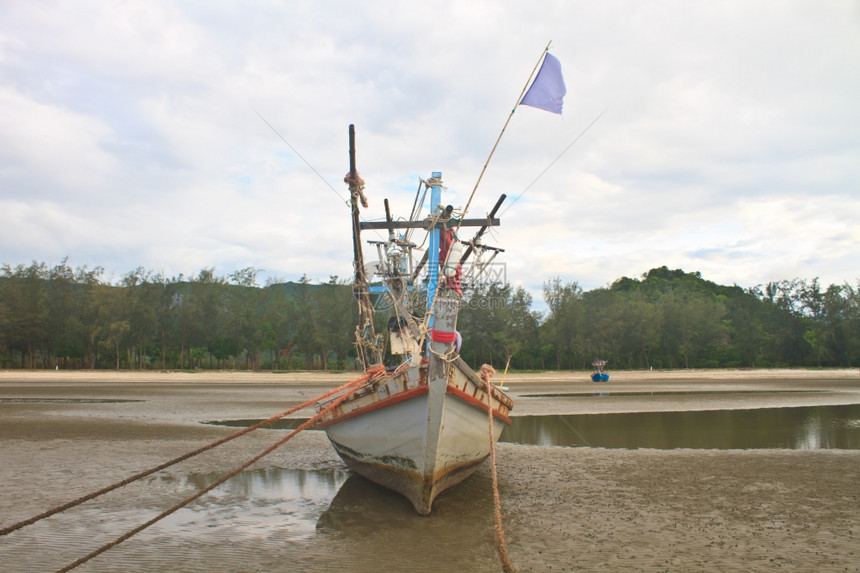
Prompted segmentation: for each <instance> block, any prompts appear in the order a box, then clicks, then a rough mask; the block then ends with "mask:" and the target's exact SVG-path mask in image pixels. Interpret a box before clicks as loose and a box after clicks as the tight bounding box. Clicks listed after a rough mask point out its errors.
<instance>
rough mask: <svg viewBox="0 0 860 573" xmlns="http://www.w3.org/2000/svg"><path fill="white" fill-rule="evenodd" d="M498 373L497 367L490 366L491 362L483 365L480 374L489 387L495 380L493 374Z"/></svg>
mask: <svg viewBox="0 0 860 573" xmlns="http://www.w3.org/2000/svg"><path fill="white" fill-rule="evenodd" d="M495 373H496V369H495V368H493V367H492V366H490V365H489V364H484V365H482V366H481V371H480V372H479V373H478V376H480V377H481V380H483V381H484V384H485V385H486V387H487V388H489V387H490V385H491V384H492V382H493V375H494V374H495Z"/></svg>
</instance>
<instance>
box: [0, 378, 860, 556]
mask: <svg viewBox="0 0 860 573" xmlns="http://www.w3.org/2000/svg"><path fill="white" fill-rule="evenodd" d="M352 376H353V375H352V374H350V373H344V374H338V375H326V374H318V373H313V374H310V373H308V374H271V373H269V374H264V373H206V374H187V373H114V372H71V373H66V372H59V373H58V372H53V371H51V372H38V373H20V372H9V371H3V372H0V484H2V486H0V491H2V495H0V525H3V526H5V525H9V524H11V523H15V522H17V521H19V520H21V519H25V518H28V517H30V516H32V515H35V514H37V513H39V512H41V511H44V510H45V509H48V508H50V507H53V506H55V505H57V504H59V503H63V502H66V501H69V500H71V499H74V498H76V497H78V496H81V495H84V494H86V493H89V492H90V491H93V490H95V489H98V488H100V487H103V486H105V485H107V484H110V483H113V482H115V481H118V480H120V479H124V478H126V477H128V476H129V475H131V474H133V473H136V472H138V471H140V470H142V469H146V468H149V467H152V466H155V465H157V464H159V463H161V462H163V461H165V460H167V459H169V458H171V457H174V456H177V455H180V454H183V453H185V452H188V451H191V450H193V449H196V448H198V447H200V446H201V445H204V444H206V443H208V442H210V441H213V440H215V439H218V438H220V437H222V436H225V435H227V434H230V433H231V432H232V431H233V430H232V429H228V428H223V427H219V426H211V425H205V424H201V422H204V421H209V420H219V419H237V418H265V417H268V416H270V415H272V414H275V413H277V412H280V411H283V410H285V409H286V408H288V407H289V406H291V405H293V404H297V403H300V402H301V401H303V400H305V399H307V398H310V397H312V396H315V395H317V394H320V393H321V392H323V391H324V390H326V389H328V388H331V387H333V386H335V385H336V384H338V383H342V382H345V381H347V380H349V379H351V378H352ZM497 380H498V379H497ZM505 384H506V385H507V386H509V387H510V390H511V392H512V393H513V394H514V396H515V399H516V404H515V409H514V412H513V414H514V415H517V414H519V415H526V414H537V413H559V414H561V413H580V412H604V411H606V412H608V411H625V412H626V411H646V410H651V411H654V410H657V411H659V410H667V409H671V410H683V409H690V410H704V409H726V408H756V407H774V406H793V405H824V404H856V403H860V372H858V371H857V370H853V371H848V370H839V371H815V372H810V371H676V372H650V371H649V372H613V373H612V379H611V381H610V382H609V383H608V384H592V383H590V382H588V381H587V373H575V374H568V373H545V374H539V375H510V376H509V377H508V378H507V379H506V380H505ZM702 391H704V392H705V393H693V392H702ZM595 392H603V393H606V392H609V393H610V394H623V393H636V395H628V396H623V395H621V396H616V397H613V399H612V400H593V399H590V397H591V395H592V394H593V393H595ZM305 414H307V412H305ZM298 415H302V413H299V414H298ZM282 435H284V431H277V430H261V431H257V432H254V433H252V434H250V435H248V436H244V437H242V438H240V439H238V440H236V441H234V442H231V443H229V444H226V445H224V446H222V447H220V448H218V449H216V450H213V451H211V452H207V453H205V454H202V455H200V456H198V457H195V458H192V459H190V460H187V461H185V462H182V463H181V464H179V465H177V466H174V467H172V468H170V469H168V470H165V471H163V472H160V473H159V474H155V475H154V476H150V477H149V478H146V479H144V480H142V481H141V482H139V483H136V484H132V485H130V486H128V487H126V488H123V489H120V490H117V491H115V492H112V493H110V494H107V495H105V496H103V497H101V498H98V499H96V500H93V501H91V502H88V503H86V504H84V505H82V506H80V507H78V508H74V509H70V510H68V511H67V512H65V513H63V514H60V515H57V516H54V517H51V518H49V519H47V520H44V521H43V522H40V523H38V524H36V525H32V526H29V527H26V528H24V529H22V530H20V531H17V532H14V533H12V534H10V535H8V536H5V537H2V538H0V563H2V564H3V565H2V569H3V570H4V571H43V570H48V571H50V570H56V569H59V568H61V567H63V566H65V565H67V564H69V563H71V562H72V561H74V560H75V559H77V558H79V557H81V556H83V555H85V554H86V553H88V552H89V551H92V550H94V549H96V548H97V547H99V546H101V545H103V544H104V543H107V542H108V541H110V540H112V539H113V538H115V537H117V536H118V535H121V534H122V533H125V532H126V531H128V530H130V529H132V528H134V527H135V526H137V525H139V524H141V523H143V522H145V521H147V520H149V519H150V518H152V517H153V516H155V515H157V514H158V513H159V512H160V511H163V510H164V509H166V508H167V507H169V506H171V505H173V504H174V503H176V502H177V501H179V500H181V499H183V498H184V497H186V496H188V495H191V494H192V493H194V492H195V491H196V490H197V488H198V487H199V482H200V480H201V479H203V477H205V476H213V475H221V474H223V473H225V472H226V471H228V470H230V469H232V468H233V467H235V466H237V465H239V464H240V463H242V462H243V461H245V460H246V459H248V458H250V457H251V456H253V455H254V454H256V453H258V452H260V451H262V450H263V449H264V448H265V447H267V446H268V445H270V444H271V443H273V442H274V441H276V440H277V439H278V438H279V437H280V436H282ZM497 454H498V463H499V481H500V493H501V499H502V508H503V513H504V515H505V532H506V536H507V541H508V550H509V553H510V557H511V561H512V562H513V564H514V567H515V568H516V570H518V571H593V570H604V571H606V570H608V571H714V570H722V571H726V570H743V571H771V570H774V569H777V568H780V569H783V570H792V571H811V570H816V571H860V517H858V516H860V499H858V496H860V451H845V450H814V451H810V450H797V451H792V450H670V451H662V450H646V449H642V450H614V449H594V448H561V447H538V446H522V445H514V444H504V443H502V444H499V446H498V452H497ZM255 468H257V471H258V472H263V473H262V474H260V475H268V474H265V472H266V471H269V470H272V469H274V468H282V469H285V470H305V471H309V472H313V474H314V475H321V476H323V477H326V476H329V477H330V476H343V475H345V474H344V469H345V466H344V465H343V464H342V462H341V461H340V459H339V458H337V456H336V455H335V454H334V452H333V450H332V449H331V446H330V445H329V444H328V442H327V440H326V439H325V435H324V434H323V433H321V432H305V433H303V434H301V435H300V436H298V437H297V438H296V439H295V440H293V441H291V442H289V443H288V444H287V445H286V446H284V447H283V448H281V449H279V450H277V451H276V452H274V453H273V454H271V455H270V456H268V457H266V458H264V459H263V460H261V461H260V462H258V463H257V464H256V465H255ZM303 475H304V474H303ZM189 476H190V477H189ZM201 476H203V477H201ZM207 479H209V478H207ZM335 481H337V484H336V485H333V486H332V489H331V491H330V493H323V494H313V493H312V494H309V495H307V496H305V497H303V498H302V499H300V500H298V501H296V500H292V502H291V503H290V504H284V503H281V500H278V499H275V498H273V497H267V496H259V495H255V494H248V493H247V492H245V493H243V492H242V491H227V492H221V493H218V494H217V495H211V496H205V497H203V498H201V499H200V500H198V501H197V502H195V503H194V504H192V506H189V508H186V509H183V510H180V512H177V513H176V514H174V515H173V516H171V517H170V518H168V519H167V520H165V521H164V522H162V523H159V524H156V525H154V526H153V527H151V528H149V529H147V530H146V531H144V532H142V533H140V534H139V535H138V536H135V537H133V538H132V539H130V540H129V541H126V542H124V543H122V544H121V545H119V546H117V547H116V548H114V549H112V550H110V551H108V552H107V553H105V554H103V555H100V556H98V557H96V558H95V559H93V560H92V561H90V562H89V563H87V564H85V565H83V566H82V567H80V569H79V570H80V571H163V570H171V571H294V570H298V571H329V570H333V569H341V570H349V571H378V570H380V569H381V570H389V571H449V570H450V571H462V570H465V571H498V570H500V566H499V561H498V558H497V556H496V553H495V548H494V543H493V532H492V526H493V518H492V493H491V490H490V485H491V480H490V471H489V467H488V466H487V465H486V464H485V465H484V466H482V468H481V469H480V470H479V471H478V472H477V473H476V474H475V475H474V476H473V477H471V478H470V479H469V480H467V481H466V482H464V483H463V484H460V485H459V486H458V487H456V488H454V489H452V490H450V491H449V492H446V493H445V494H444V495H443V496H441V497H440V498H439V499H438V500H437V502H436V504H435V505H434V512H433V514H432V515H431V516H430V517H419V516H417V515H415V514H414V512H413V511H412V510H411V506H409V504H408V502H406V501H405V500H403V499H401V498H400V497H399V496H397V495H396V494H392V493H390V492H388V491H387V490H384V489H382V488H378V487H376V486H374V485H373V484H370V483H368V482H366V481H365V480H363V479H362V478H360V477H357V476H354V477H350V478H348V479H346V481H345V482H344V481H343V480H342V479H340V478H339V479H338V480H335ZM213 494H215V492H213ZM308 524H310V525H308Z"/></svg>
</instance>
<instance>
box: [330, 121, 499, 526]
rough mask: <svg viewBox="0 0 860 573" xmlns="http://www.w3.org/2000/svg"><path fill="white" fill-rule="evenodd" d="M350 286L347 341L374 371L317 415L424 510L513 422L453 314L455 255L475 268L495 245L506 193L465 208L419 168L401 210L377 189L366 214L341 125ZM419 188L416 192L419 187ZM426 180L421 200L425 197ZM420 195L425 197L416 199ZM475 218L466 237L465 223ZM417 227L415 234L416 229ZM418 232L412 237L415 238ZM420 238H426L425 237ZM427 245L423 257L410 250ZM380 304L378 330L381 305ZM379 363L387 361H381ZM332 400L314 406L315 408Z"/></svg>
mask: <svg viewBox="0 0 860 573" xmlns="http://www.w3.org/2000/svg"><path fill="white" fill-rule="evenodd" d="M349 140H350V142H349V149H350V171H349V173H348V174H347V176H346V178H345V182H346V183H347V184H348V185H349V188H350V206H351V215H352V235H353V258H354V259H353V264H354V268H355V276H354V283H353V292H354V295H355V298H356V300H357V301H358V326H357V328H356V332H355V337H356V340H355V346H356V349H357V355H358V360H359V361H360V362H361V364H362V367H363V368H364V369H365V372H368V371H369V370H370V369H371V368H373V367H376V371H377V374H375V375H374V376H373V377H372V378H371V379H370V380H368V381H367V382H365V383H364V384H363V385H361V386H360V387H358V388H357V389H356V390H353V391H352V392H351V394H350V395H349V397H348V398H347V399H346V400H345V401H343V402H341V403H340V404H339V405H338V406H337V407H335V408H334V409H332V410H331V411H330V412H328V413H327V414H326V415H325V416H324V417H323V418H322V419H321V420H320V421H319V422H318V427H320V428H322V429H324V430H325V432H326V434H327V436H328V438H329V440H330V441H331V444H332V446H333V447H334V449H335V451H336V452H337V453H338V455H339V456H340V457H341V458H342V459H343V461H344V462H345V463H346V464H347V465H348V466H349V467H350V468H351V469H352V470H353V471H354V472H356V473H358V474H360V475H362V476H364V477H366V478H368V479H370V480H372V481H374V482H376V483H378V484H380V485H382V486H385V487H387V488H390V489H392V490H394V491H397V492H399V493H400V494H402V495H403V496H405V497H406V498H407V499H408V500H409V501H410V502H412V505H413V506H414V507H415V510H416V511H417V512H418V513H419V514H421V515H427V514H429V513H430V511H431V507H432V505H433V501H434V500H435V499H436V497H437V496H438V495H439V494H441V493H442V492H443V491H445V490H446V489H448V488H450V487H452V486H454V485H456V484H457V483H459V482H461V481H462V480H464V479H466V478H467V477H468V476H469V475H471V474H472V473H473V472H474V471H475V470H476V469H477V468H478V466H479V465H480V464H481V463H482V462H483V461H484V460H485V459H486V458H487V457H488V456H489V454H490V449H491V446H492V444H493V443H495V441H496V440H498V438H499V436H500V434H501V432H502V430H503V429H504V427H505V426H506V425H510V423H511V420H510V417H509V415H510V411H511V408H513V400H512V399H511V397H510V396H509V395H508V394H507V393H505V392H504V391H503V390H502V389H501V388H499V387H498V386H496V385H494V383H493V381H492V372H493V370H492V368H490V367H489V366H487V365H484V366H483V367H482V368H481V372H480V373H476V372H475V371H474V370H472V369H471V368H470V367H469V366H468V365H467V364H466V363H465V362H464V361H463V360H462V359H461V358H460V356H459V352H460V348H461V344H464V343H465V344H468V341H465V342H464V341H463V340H462V338H461V336H460V334H459V332H457V318H458V314H459V311H460V308H461V305H462V304H463V302H464V290H465V291H466V292H467V293H468V287H469V285H468V284H466V282H465V277H464V272H463V267H464V265H465V264H466V263H467V261H468V259H469V256H470V255H474V259H473V261H472V262H471V264H470V267H469V268H470V271H469V273H467V276H468V280H472V281H474V280H477V277H478V276H479V275H480V274H481V271H482V269H486V268H487V265H488V264H489V263H490V262H491V261H492V259H493V258H495V256H496V255H497V254H498V253H499V252H501V251H502V249H498V248H494V247H489V246H485V245H483V244H482V243H481V236H482V235H483V233H484V232H485V231H486V230H487V228H489V227H492V226H496V225H499V220H498V219H497V218H495V215H496V212H497V211H498V209H499V207H500V206H501V204H502V202H503V201H504V199H505V196H504V195H502V196H501V197H500V198H499V200H498V202H497V203H496V204H495V206H494V207H493V209H492V211H491V212H490V213H489V215H488V216H487V217H486V218H481V219H466V218H465V217H464V216H463V214H462V213H460V216H459V217H458V216H457V215H458V213H457V212H456V211H455V210H454V209H453V207H451V206H443V204H442V189H443V183H442V174H441V173H439V172H433V173H432V175H431V177H430V178H428V179H427V180H422V181H421V182H420V184H419V187H418V193H416V198H415V204H414V205H413V210H412V213H411V214H410V217H409V218H408V219H398V220H395V219H394V218H393V217H392V215H391V213H390V208H389V204H388V200H387V199H385V201H384V204H385V219H384V220H380V221H363V220H362V219H361V214H360V205H361V206H363V207H365V208H367V200H366V198H365V195H364V183H363V181H362V179H361V177H360V176H359V174H358V172H357V171H356V164H355V130H354V127H353V126H352V125H350V129H349ZM422 190H423V195H422ZM428 192H429V196H430V201H429V208H428V210H429V212H428V213H427V214H426V215H423V214H422V213H424V209H423V205H424V203H425V201H424V199H425V198H426V196H427V194H428ZM419 196H420V197H421V199H419ZM469 227H477V232H476V233H475V235H474V238H473V239H472V240H470V241H468V242H467V243H466V244H465V248H464V243H463V242H461V241H460V240H459V239H458V234H459V233H460V232H463V229H464V228H469ZM362 231H374V232H375V233H376V234H379V235H381V236H385V232H387V238H385V239H384V240H372V241H369V243H370V244H371V245H372V246H374V247H375V248H376V255H377V258H376V260H374V261H372V262H369V263H365V259H364V253H363V243H362V237H361V233H362ZM415 232H419V233H420V234H425V235H426V237H424V240H422V241H420V242H419V243H418V244H416V243H415V242H413V241H412V239H413V234H414V233H415ZM415 240H416V241H417V239H415ZM422 246H423V248H422ZM422 250H423V258H421V259H420V260H416V259H417V254H418V253H419V252H420V251H422ZM380 313H386V314H387V315H388V319H387V326H386V327H381V328H379V330H381V331H382V332H377V327H376V324H377V323H378V324H380V325H381V324H386V322H385V320H384V319H383V320H382V321H379V320H378V319H377V320H375V318H377V315H378V314H380ZM381 364H385V365H386V367H385V369H384V370H383V369H381V368H379V365H381ZM330 404H331V401H329V402H324V403H322V404H320V405H319V406H318V411H323V410H324V409H325V408H326V407H327V406H329V405H330Z"/></svg>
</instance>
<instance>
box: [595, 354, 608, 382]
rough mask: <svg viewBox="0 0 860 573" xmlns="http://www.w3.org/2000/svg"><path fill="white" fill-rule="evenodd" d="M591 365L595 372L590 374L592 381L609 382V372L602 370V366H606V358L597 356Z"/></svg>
mask: <svg viewBox="0 0 860 573" xmlns="http://www.w3.org/2000/svg"><path fill="white" fill-rule="evenodd" d="M591 365H592V366H594V368H595V372H592V374H591V381H592V382H609V374H607V373H606V372H604V371H603V367H604V366H606V360H600V359H599V358H597V359H595V360H594V362H592V364H591Z"/></svg>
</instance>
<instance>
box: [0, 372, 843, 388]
mask: <svg viewBox="0 0 860 573" xmlns="http://www.w3.org/2000/svg"><path fill="white" fill-rule="evenodd" d="M590 373H591V371H589V370H546V371H530V372H511V373H509V374H508V380H509V381H511V382H513V381H516V382H517V383H521V382H526V383H529V382H536V383H546V382H570V383H578V382H583V383H588V384H592V382H591V380H590V379H589V378H588V377H589V375H590ZM608 373H609V375H610V380H609V382H608V383H599V384H597V386H606V387H611V386H612V383H613V382H615V383H618V382H622V383H624V382H647V381H661V380H665V381H676V380H686V381H690V382H695V381H703V382H704V381H712V380H731V381H738V380H750V381H754V380H771V379H773V380H786V379H792V380H803V379H820V380H860V369H858V368H762V369H758V368H755V369H749V368H714V369H706V368H690V369H672V370H669V369H665V370H611V371H609V372H608ZM360 374H361V373H360V372H359V371H357V370H355V371H313V370H304V371H295V372H292V371H271V370H267V371H245V370H200V371H196V372H190V371H185V370H0V384H2V383H12V382H37V383H40V382H77V383H79V382H141V381H143V382H178V383H185V384H194V383H207V384H211V383H223V384H231V383H254V384H284V383H288V384H298V385H301V384H309V385H313V384H336V383H339V382H340V383H343V382H347V381H349V380H353V379H355V378H357V377H358V376H360ZM502 376H503V371H498V372H497V373H496V377H495V378H496V380H497V381H498V380H501V378H502Z"/></svg>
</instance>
